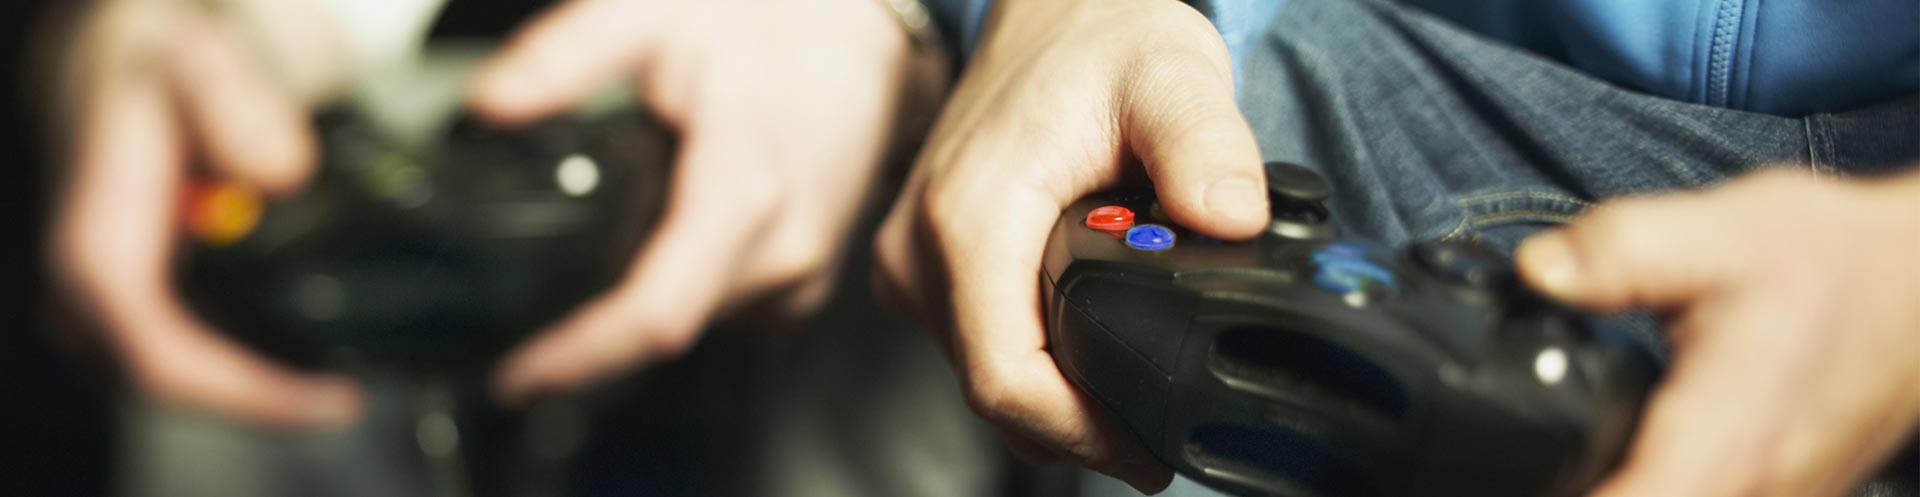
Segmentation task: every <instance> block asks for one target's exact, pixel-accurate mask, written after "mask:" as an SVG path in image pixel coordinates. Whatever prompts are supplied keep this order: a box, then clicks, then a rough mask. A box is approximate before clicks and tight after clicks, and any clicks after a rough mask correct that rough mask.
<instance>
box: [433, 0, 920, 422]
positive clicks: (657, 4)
mask: <svg viewBox="0 0 1920 497" xmlns="http://www.w3.org/2000/svg"><path fill="white" fill-rule="evenodd" d="M910 55H911V52H910V50H909V44H908V37H907V35H906V33H905V31H904V30H902V28H901V26H900V24H899V22H898V21H897V20H896V19H894V18H893V17H892V13H890V12H888V11H887V10H885V7H884V6H883V5H882V4H881V3H879V2H877V1H875V0H819V1H812V2H794V1H786V0H703V1H680V0H572V1H569V2H567V3H564V4H562V5H560V6H559V7H558V8H556V9H554V10H552V11H550V12H547V13H545V14H543V15H542V16H541V17H540V18H539V19H537V20H536V21H534V22H533V23H532V24H531V25H529V26H527V27H526V28H525V29H524V30H523V31H522V32H520V33H518V34H516V35H515V36H514V37H513V39H512V40H511V42H510V44H509V45H508V47H507V48H506V49H505V50H504V52H503V53H501V54H499V55H498V56H497V57H496V58H495V59H494V60H492V61H490V62H489V64H488V65H487V66H486V67H485V68H484V69H483V70H482V72H481V73H480V75H479V77H478V79H477V80H476V82H475V85H474V87H473V92H472V94H471V95H470V97H471V98H470V99H469V101H470V103H471V104H472V105H473V106H474V108H475V109H476V110H477V111H478V112H479V113H480V115H482V116H483V117H486V118H488V119H490V120H492V121H495V122H497V123H503V124H515V123H520V122H525V121H529V120H532V119H536V118H538V117H541V116H545V115H549V114H553V113H556V112H562V111H565V110H567V109H568V108H569V107H571V106H573V105H575V104H577V103H578V102H580V101H581V100H583V99H585V98H587V97H588V96H589V95H590V94H591V93H594V92H596V91H597V90H599V89H601V88H603V87H605V86H606V85H607V84H609V83H612V82H614V81H616V80H618V79H620V78H623V77H629V76H630V77H633V78H634V79H635V80H636V82H637V84H638V86H639V92H640V94H641V100H642V101H643V102H645V104H646V106H647V107H648V108H650V109H651V110H652V111H653V112H655V113H656V114H658V115H659V117H660V118H662V120H664V121H665V122H666V123H668V124H669V125H671V126H673V127H674V128H675V129H677V130H678V131H679V134H680V149H679V155H678V157H677V158H676V164H675V165H674V177H673V180H672V181H673V184H672V185H671V188H670V189H669V191H670V193H669V194H668V197H667V204H666V205H667V210H666V215H665V217H664V218H663V220H662V221H661V223H660V225H659V228H658V231H656V232H655V233H654V234H653V237H652V239H651V241H649V242H648V244H647V245H646V246H645V247H644V248H643V249H642V250H641V251H640V253H639V254H637V256H636V257H635V258H634V260H633V263H632V265H631V266H630V267H629V268H628V270H627V275H626V277H625V278H624V280H623V281H621V282H620V283H619V284H617V285H616V286H615V287H614V288H613V289H611V290H609V291H608V293H607V294H605V295H603V296H601V297H600V298H598V299H597V300H595V301H593V302H590V303H588V304H586V305H585V306H583V307H582V308H581V309H579V310H577V311H575V312H574V313H573V314H572V315H570V316H568V317H566V318H563V319H562V320H561V322H559V323H558V324H556V325H555V326H553V327H552V328H551V329H549V330H545V331H544V332H542V333H541V334H539V335H537V336H535V337H534V338H533V339H532V340H530V341H529V342H528V343H526V344H525V345H523V346H522V347H521V348H520V349H519V350H517V351H515V352H513V353H512V354H510V355H509V356H508V358H507V359H506V360H505V361H504V362H503V363H502V365H501V369H500V370H499V371H498V372H497V377H496V379H495V391H496V394H497V396H498V397H500V398H501V399H502V400H505V401H507V402H509V403H514V402H517V401H520V400H521V399H523V398H525V397H526V396H528V395H532V394H537V393H542V392H546V391H554V390H564V389H569V388H574V387H578V386H582V385H583V384H586V383H589V382H591V381H592V380H595V379H597V378H600V377H604V376H607V375H610V374H614V373H617V372H620V371H624V370H628V369H631V368H635V367H639V366H640V365H643V364H645V363H646V362H648V361H653V360H658V359H663V358H668V357H673V356H676V355H678V354H680V353H681V352H682V351H684V350H685V349H686V348H687V347H689V346H690V345H691V344H693V343H694V342H695V341H696V340H697V338H698V336H699V332H700V331H701V330H702V329H703V328H704V327H705V325H706V324H707V322H708V321H709V319H711V318H713V317H715V316H717V315H721V314H726V313H728V312H729V311H731V310H737V309H742V308H752V309H756V310H760V309H770V310H772V311H771V312H773V313H774V314H791V313H798V312H803V311H806V310H809V309H810V308H813V307H816V306H817V304H818V303H820V302H821V301H823V300H824V297H825V295H826V294H827V293H828V289H829V287H830V286H831V285H832V283H833V281H832V278H833V276H834V273H835V272H836V271H835V269H834V268H835V266H837V265H838V262H839V259H840V254H841V252H842V250H841V249H842V248H843V247H844V244H845V243H846V238H848V237H849V236H850V233H849V232H850V230H851V228H852V224H853V221H854V220H855V218H856V217H857V215H858V214H859V212H860V210H861V207H862V206H863V205H864V204H865V203H866V199H867V197H868V193H869V192H868V191H869V189H870V188H871V186H872V185H873V183H874V180H875V179H876V177H877V175H878V174H879V172H880V169H879V166H880V162H881V158H882V155H883V153H884V151H885V149H886V147H887V145H888V143H889V142H890V140H889V138H890V137H891V132H892V126H891V125H892V123H893V121H894V117H895V114H896V112H897V111H898V105H899V104H900V103H901V100H902V95H903V85H904V84H905V82H906V80H907V76H908V73H907V67H908V65H907V61H908V58H909V57H910Z"/></svg>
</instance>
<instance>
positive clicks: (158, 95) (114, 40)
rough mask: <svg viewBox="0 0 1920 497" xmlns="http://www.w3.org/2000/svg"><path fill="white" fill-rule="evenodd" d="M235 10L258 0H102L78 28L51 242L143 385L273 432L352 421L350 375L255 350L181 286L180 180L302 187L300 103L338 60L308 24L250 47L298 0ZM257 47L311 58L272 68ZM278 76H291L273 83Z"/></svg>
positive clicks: (307, 157) (60, 273)
mask: <svg viewBox="0 0 1920 497" xmlns="http://www.w3.org/2000/svg"><path fill="white" fill-rule="evenodd" d="M232 3H234V4H243V3H244V4H248V5H236V6H235V10H233V11H230V12H228V14H231V15H230V16H216V15H213V14H211V13H209V12H207V11H204V10H201V9H199V8H197V6H196V5H195V4H192V3H189V2H171V1H148V2H128V1H122V2H97V4H98V5H95V6H93V7H92V10H90V11H88V12H86V13H85V14H84V15H83V17H82V19H81V21H80V22H79V23H78V24H76V27H77V28H78V29H77V30H76V31H74V36H73V37H72V38H71V42H70V43H69V44H68V45H67V46H65V47H64V49H65V51H64V55H65V57H64V58H62V59H61V60H63V61H66V64H67V65H66V66H64V67H62V68H61V69H63V71H62V72H63V74H62V75H61V76H60V77H59V82H60V84H59V85H57V86H56V87H57V88H60V89H61V90H63V91H65V92H66V93H65V94H63V95H59V96H58V98H57V99H56V100H57V103H56V104H55V105H54V106H53V110H54V111H55V113H54V117H55V118H56V119H55V122H54V123H53V124H54V127H55V129H57V130H58V131H59V132H60V133H59V135H60V136H58V138H60V139H61V140H62V142H63V147H62V148H61V152H62V153H63V154H64V155H65V159H66V160H65V161H64V162H65V163H66V165H67V169H66V170H65V171H63V172H64V175H65V179H66V180H67V182H66V184H65V190H64V192H63V193H62V196H61V199H60V204H59V207H58V210H57V212H56V217H55V219H54V221H53V223H52V226H53V233H51V236H50V237H49V240H50V243H51V244H52V247H51V250H50V251H49V252H50V253H51V254H52V256H53V257H52V259H53V260H52V262H53V267H52V273H53V274H54V276H55V278H56V280H57V282H58V283H59V284H60V288H61V289H62V290H64V291H65V292H66V293H67V294H68V295H69V296H70V297H72V298H73V299H74V300H75V301H76V303H77V304H80V305H81V306H84V307H86V308H87V309H89V310H91V311H92V312H93V313H94V315H95V317H96V319H97V322H98V325H99V326H100V327H101V328H102V329H103V331H104V332H105V337H106V338H107V341H108V342H109V343H110V344H111V345H112V346H113V347H114V349H115V351H116V352H117V353H118V354H119V356H120V359H121V360H122V361H123V363H124V365H125V369H126V372H127V374H128V375H129V377H130V378H131V380H132V382H133V383H134V384H135V385H137V386H138V387H139V388H140V389H141V390H142V391H143V392H145V393H146V394H148V395H150V396H153V397H155V398H157V399H158V400H160V401H162V402H165V403H169V404H174V405H180V406H186V407H189V408H194V409H201V410H206V411H211V412H215V413H218V414H222V415H227V416H230V417H234V418H237V419H240V420H242V421H247V422H252V423H256V424H261V425H266V426H271V427H280V428H303V427H317V426H333V425H340V424H344V423H347V422H350V421H352V420H353V419H354V418H355V417H357V416H358V413H359V411H360V403H361V395H360V392H359V390H358V388H357V387H356V386H354V385H353V384H352V383H351V382H350V381H348V380H346V379H344V378H341V377H337V376H330V375H311V374H303V373H297V372H293V371H290V370H287V369H284V368H282V367H281V366H279V365H277V364H274V363H272V362H271V361H268V360H266V359H263V358H260V357H258V356H255V355H254V354H252V353H251V352H248V351H246V350H245V349H244V348H242V347H240V346H238V345H236V344H234V343H233V342H230V341H228V340H226V339H225V338H223V337H221V336H220V334H219V333H218V332H216V331H214V330H213V329H211V328H209V327H208V326H207V325H206V324H205V323H203V322H201V321H200V320H199V319H198V318H196V317H195V316H193V314H192V313H191V312H190V311H188V310H187V309H186V307H185V306H184V305H183V304H182V303H181V301H180V299H179V297H178V296H176V295H175V294H174V293H173V290H172V288H173V286H172V283H173V282H172V281H171V269H172V264H171V261H172V257H171V253H170V252H171V250H172V248H173V247H174V245H175V243H176V238H175V237H176V235H177V233H178V232H179V226H181V222H180V220H182V219H184V218H186V217H188V214H187V213H183V212H181V210H180V209H179V206H180V205H181V202H180V199H181V192H182V190H183V189H184V188H185V179H186V178H187V177H188V176H190V175H195V174H200V175H212V176H217V177H223V178H224V179H225V180H231V181H237V182H239V183H243V184H247V185H250V186H251V187H252V188H253V189H258V190H260V191H265V192H268V193H269V194H272V193H284V192H287V191H289V190H292V189H294V188H297V186H298V185H299V184H300V183H301V182H302V181H303V180H304V179H305V178H306V176H307V175H308V174H309V173H310V171H311V169H312V168H313V155H314V143H313V136H312V130H310V129H309V128H308V124H307V120H306V112H305V110H304V109H303V108H302V105H301V104H300V102H299V98H300V97H301V96H302V95H303V94H304V95H313V94H316V93H318V92H321V91H323V87H324V86H325V85H326V80H327V79H328V78H329V77H330V74H331V73H332V72H334V70H335V69H337V68H338V67H340V66H342V64H339V63H338V62H339V60H338V59H336V58H332V57H331V56H332V55H333V54H332V53H331V52H329V51H328V48H327V47H326V46H325V44H324V43H321V42H320V41H319V40H320V39H323V38H324V36H323V33H320V32H317V31H316V30H317V29H318V28H317V27H316V25H314V24H311V23H307V24H302V25H300V26H279V27H281V28H286V29H264V30H260V31H271V32H273V33H274V36H273V37H272V38H271V39H268V40H253V41H255V42H256V43H255V44H250V45H242V44H241V43H240V41H239V40H240V39H241V37H240V36H237V35H236V32H238V31H241V30H242V29H243V28H242V27H241V26H240V24H242V23H244V22H252V21H260V20H263V18H261V17H259V16H257V14H263V13H265V14H267V15H265V16H264V19H283V18H284V14H286V13H287V10H298V9H299V8H300V7H301V6H302V5H304V4H302V3H296V2H282V3H278V4H273V5H274V8H276V9H282V10H280V11H277V12H274V13H267V12H265V11H262V10H260V9H255V8H252V7H259V6H260V4H252V3H250V2H232ZM249 17H252V18H251V19H247V18H249ZM267 23H268V24H272V22H271V21H268V22H267ZM255 27H258V25H255ZM303 28H304V29H303ZM249 50H257V51H259V52H261V53H264V54H265V55H268V56H269V57H267V58H269V59H275V60H300V61H302V63H301V64H298V65H297V67H295V68H291V69H292V70H290V71H289V70H281V71H274V70H272V69H275V68H267V67H262V66H260V65H258V64H256V62H257V61H256V60H255V59H251V58H249V57H247V55H253V53H252V52H250V51H249ZM279 69H289V68H279ZM275 73H277V76H279V78H278V79H279V80H280V81H278V83H281V84H272V83H270V82H269V81H270V80H272V79H275V78H273V77H271V76H270V74H275ZM194 165H205V166H206V167H207V168H206V169H205V170H199V171H196V170H194V169H195V168H194V167H193V166H194ZM248 190H250V189H248ZM241 195H243V196H244V195H245V194H241ZM256 200H257V199H256Z"/></svg>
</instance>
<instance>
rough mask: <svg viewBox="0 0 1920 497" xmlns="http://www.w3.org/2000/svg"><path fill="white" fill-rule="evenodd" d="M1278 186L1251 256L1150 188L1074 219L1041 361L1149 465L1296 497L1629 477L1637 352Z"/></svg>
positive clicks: (1471, 252) (1051, 289) (1047, 283)
mask: <svg viewBox="0 0 1920 497" xmlns="http://www.w3.org/2000/svg"><path fill="white" fill-rule="evenodd" d="M1267 170H1268V177H1269V182H1270V188H1269V197H1270V199H1271V200H1272V208H1273V210H1274V221H1273V224H1272V225H1271V226H1270V228H1269V229H1268V230H1267V232H1266V233H1264V234H1262V235H1261V236H1260V237H1259V238H1257V239H1255V240H1253V241H1250V242H1237V243H1228V242H1222V241H1217V240H1210V239H1206V238H1205V237H1203V236H1199V235H1197V234H1194V233H1191V232H1188V231H1185V230H1183V229H1181V228H1179V227H1178V226H1176V225H1174V224H1172V223H1171V221H1170V220H1167V219H1166V218H1165V217H1164V215H1162V214H1161V213H1160V208H1159V207H1158V205H1157V204H1156V203H1155V199H1154V196H1153V194H1152V192H1151V190H1132V191H1116V192H1108V193H1104V194H1096V195H1094V196H1090V197H1088V198H1086V199H1083V200H1081V201H1080V202H1077V203H1075V204H1073V205H1072V206H1070V207H1069V208H1068V209H1067V210H1066V212H1065V213H1064V214H1062V216H1061V218H1060V220H1059V222H1058V223H1057V224H1056V226H1055V228H1054V231H1053V234H1052V237H1051V240H1050V241H1049V242H1048V243H1049V245H1048V247H1047V252H1046V259H1045V268H1044V274H1043V275H1042V276H1043V282H1042V284H1043V286H1044V287H1045V292H1044V295H1045V299H1046V312H1047V325H1048V328H1049V335H1050V336H1049V347H1050V350H1051V352H1052V354H1053V356H1054V358H1055V360H1056V361H1057V362H1058V363H1059V365H1060V368H1061V370H1062V372H1064V373H1065V374H1066V375H1067V376H1068V377H1069V378H1071V379H1072V380H1073V381H1074V382H1075V383H1076V384H1077V385H1078V386H1079V387H1081V388H1082V389H1083V390H1085V391H1086V392H1088V393H1089V394H1090V395H1091V396H1092V397H1094V398H1095V399H1097V400H1098V401H1099V402H1100V403H1101V404H1103V405H1104V406H1106V407H1107V408H1108V409H1109V410H1110V411H1112V413H1113V414H1115V415H1116V416H1117V417H1118V418H1119V419H1120V420H1121V421H1123V422H1124V424H1125V425H1126V426H1127V427H1128V428H1129V429H1130V430H1131V431H1132V432H1133V434H1134V435H1136V436H1138V437H1139V439H1140V441H1141V442H1142V444H1143V445H1144V446H1145V447H1146V448H1147V449H1148V450H1149V451H1150V452H1152V453H1153V454H1154V455H1155V456H1156V457H1158V458H1159V459H1160V460H1161V461H1162V462H1164V463H1165V464H1167V465H1168V466H1170V467H1172V468H1174V469H1175V470H1176V471H1177V472H1178V473H1180V474H1182V475H1185V476H1187V477H1189V478H1192V479H1195V480H1197V481H1199V482H1201V483H1203V484H1206V485H1208V486H1211V487H1214V488H1216V489H1220V490H1223V491H1227V492H1230V493H1235V494H1243V495H1280V496H1290V497H1309V496H1313V497H1351V496H1399V495H1422V496H1478V497H1496V496H1516V497H1538V496H1573V495H1579V494H1580V492H1582V491H1584V490H1586V489H1587V487H1589V486H1591V485H1592V484H1593V483H1594V482H1595V481H1596V480H1597V479H1598V478H1599V477H1601V476H1603V475H1604V473H1605V471H1607V470H1608V469H1610V468H1611V467H1612V466H1613V465H1614V464H1616V463H1617V461H1618V459H1619V457H1620V455H1621V453H1622V450H1623V448H1624V447H1625V444H1626V442H1627V440H1628V438H1629V435H1630V434H1631V433H1632V430H1633V428H1634V425H1635V423H1636V421H1637V417H1638V412H1639V408H1640V404H1641V402H1642V400H1643V399H1644V397H1645V395H1646V393H1647V389H1648V388H1649V386H1650V385H1651V383H1652V381H1653V380H1654V378H1655V375H1656V374H1657V368H1656V367H1655V365H1654V363H1653V361H1652V359H1651V358H1650V355H1648V354H1647V353H1646V351H1645V350H1643V349H1641V348H1640V347H1638V346H1637V345H1636V344H1635V343H1634V342H1632V341H1631V340H1629V339H1628V338H1627V337H1625V336H1624V335H1622V334H1618V333H1613V332H1610V331H1609V330H1605V329H1599V328H1595V327H1591V326H1589V324H1588V323H1589V320H1588V319H1585V317H1584V316H1581V315H1579V314H1576V313H1573V312H1569V311H1567V310H1564V309H1562V308H1560V307H1557V306H1555V305H1553V304H1551V303H1549V302H1547V301H1545V300H1544V299H1542V298H1540V297H1538V296H1535V295H1532V294H1530V293H1528V292H1526V291H1525V290H1524V289H1522V288H1520V286H1519V285H1518V284H1517V282H1516V281H1515V280H1514V278H1513V276H1512V274H1511V271H1510V270H1509V269H1508V264H1507V263H1506V262H1505V261H1504V260H1503V259H1501V258H1500V257H1498V256H1497V255H1496V254H1492V253H1490V252H1489V251H1487V250H1485V249H1483V248H1481V247H1479V246H1477V245H1474V244H1472V243H1468V242H1452V241H1440V242H1425V243H1415V244H1412V245H1410V246H1409V247H1406V248H1405V249H1404V250H1400V251H1397V252H1396V251H1388V250H1386V249H1384V248H1382V247H1380V246H1377V245H1375V244H1373V243H1369V242H1367V241H1365V240H1357V239H1352V238H1342V237H1340V236H1339V234H1338V230H1337V228H1335V225H1334V224H1333V223H1331V220H1330V219H1328V217H1329V216H1328V213H1327V210H1326V209H1325V208H1324V206H1323V205H1322V201H1323V200H1324V199H1325V198H1326V196H1327V195H1328V192H1329V188H1328V187H1327V185H1326V183H1325V181H1324V180H1322V179H1320V178H1319V177H1318V175H1317V174H1315V173H1313V172H1312V171H1310V170H1307V169H1305V168H1302V167H1300V166H1297V165H1290V164H1284V163H1270V164H1268V165H1267Z"/></svg>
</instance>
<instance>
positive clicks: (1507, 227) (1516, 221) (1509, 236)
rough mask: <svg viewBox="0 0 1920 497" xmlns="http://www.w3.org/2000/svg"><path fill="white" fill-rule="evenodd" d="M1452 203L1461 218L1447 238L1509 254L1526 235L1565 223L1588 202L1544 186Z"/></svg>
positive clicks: (1586, 205) (1460, 198) (1485, 195)
mask: <svg viewBox="0 0 1920 497" xmlns="http://www.w3.org/2000/svg"><path fill="white" fill-rule="evenodd" d="M1454 202H1455V203H1457V204H1459V206H1460V209H1461V212H1462V219H1461V223H1460V227H1459V228H1458V229H1456V230H1455V231H1454V232H1453V233H1450V234H1448V235H1447V238H1458V237H1467V238H1471V239H1473V240H1476V241H1479V242H1480V243H1483V244H1486V245H1487V246H1488V247H1490V248H1492V249H1494V250H1496V251H1499V252H1500V253H1502V254H1509V255H1510V254H1512V253H1513V249H1514V247H1516V246H1518V245H1519V244H1520V240H1522V239H1524V238H1526V237H1527V236H1528V235H1532V234H1534V233H1536V232H1539V231H1540V230H1543V229H1547V228H1552V227H1555V226H1559V225H1562V224H1566V223H1567V222H1569V221H1572V220H1573V218H1574V217H1575V216H1578V215H1579V214H1580V212H1581V211H1583V210H1586V208H1587V207H1588V206H1590V205H1592V203H1591V202H1588V201H1586V200H1584V199H1581V198H1579V197H1577V196H1574V195H1573V194H1570V193H1567V192H1563V191H1557V190H1551V189H1544V188H1540V189H1521V190H1505V191H1496V192H1487V193H1479V194H1473V195H1467V196H1462V197H1459V198H1457V199H1455V200H1454Z"/></svg>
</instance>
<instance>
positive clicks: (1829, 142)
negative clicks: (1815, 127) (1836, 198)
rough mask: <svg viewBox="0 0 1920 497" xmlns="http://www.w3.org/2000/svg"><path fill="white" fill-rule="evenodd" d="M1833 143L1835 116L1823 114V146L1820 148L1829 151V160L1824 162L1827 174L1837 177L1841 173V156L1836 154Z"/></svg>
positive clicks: (1821, 133)
mask: <svg viewBox="0 0 1920 497" xmlns="http://www.w3.org/2000/svg"><path fill="white" fill-rule="evenodd" d="M1833 142H1834V138H1833V116H1832V115H1829V114H1821V115H1820V144H1821V145H1820V146H1821V147H1823V148H1826V149H1827V160H1825V161H1822V162H1824V163H1825V165H1824V167H1826V173H1827V174H1829V175H1837V174H1839V171H1840V164H1839V160H1840V154H1839V153H1837V152H1834V149H1833Z"/></svg>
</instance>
